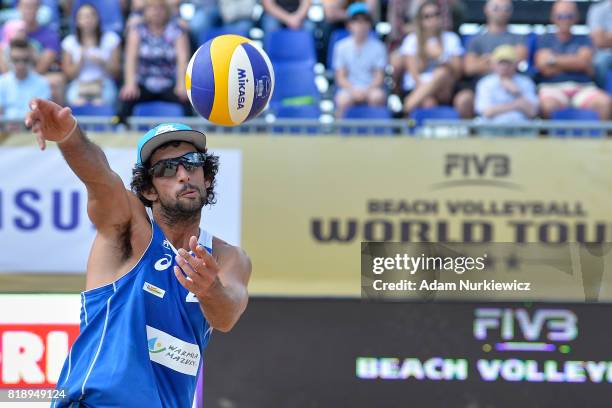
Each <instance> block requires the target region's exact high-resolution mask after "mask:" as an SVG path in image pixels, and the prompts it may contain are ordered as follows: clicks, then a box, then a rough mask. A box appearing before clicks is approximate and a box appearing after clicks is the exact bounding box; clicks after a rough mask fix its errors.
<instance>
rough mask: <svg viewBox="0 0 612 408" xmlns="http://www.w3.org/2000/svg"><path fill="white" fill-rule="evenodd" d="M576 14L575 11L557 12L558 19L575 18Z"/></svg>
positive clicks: (556, 17)
mask: <svg viewBox="0 0 612 408" xmlns="http://www.w3.org/2000/svg"><path fill="white" fill-rule="evenodd" d="M574 17H576V15H575V14H574V13H559V14H555V19H557V20H573V19H574Z"/></svg>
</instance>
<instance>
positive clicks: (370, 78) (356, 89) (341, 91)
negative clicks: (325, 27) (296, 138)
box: [333, 3, 387, 118]
mask: <svg viewBox="0 0 612 408" xmlns="http://www.w3.org/2000/svg"><path fill="white" fill-rule="evenodd" d="M347 13H348V16H349V21H348V23H347V27H348V30H349V32H350V35H349V36H348V37H347V38H344V39H342V40H340V41H338V43H337V44H336V46H335V47H334V58H333V68H334V72H335V78H336V85H337V87H338V92H337V93H336V98H335V101H336V118H342V117H343V116H344V113H345V112H346V110H347V109H348V108H349V107H351V106H352V105H355V104H363V103H365V104H368V105H369V106H383V105H384V104H385V100H386V94H385V91H384V90H383V80H384V69H385V66H386V65H387V51H386V49H385V45H384V44H383V43H382V41H380V40H379V39H377V38H374V37H372V36H370V30H371V29H372V18H371V16H370V13H369V11H368V7H367V6H366V5H365V4H364V3H353V4H352V5H351V6H350V7H349V8H348V10H347Z"/></svg>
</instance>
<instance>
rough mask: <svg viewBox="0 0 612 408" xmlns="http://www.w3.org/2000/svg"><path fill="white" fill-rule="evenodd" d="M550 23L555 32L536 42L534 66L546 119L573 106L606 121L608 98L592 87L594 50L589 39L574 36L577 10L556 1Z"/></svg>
mask: <svg viewBox="0 0 612 408" xmlns="http://www.w3.org/2000/svg"><path fill="white" fill-rule="evenodd" d="M551 21H552V22H553V23H554V24H555V26H556V28H557V30H556V32H555V33H550V34H544V35H543V36H540V37H539V38H538V50H537V52H536V55H535V64H536V67H537V69H538V71H539V75H540V78H541V84H540V89H539V97H540V105H541V107H542V114H543V116H544V117H545V118H549V117H550V115H551V114H552V113H553V112H554V111H556V110H559V109H564V108H567V107H568V106H574V107H576V108H581V109H591V110H594V111H596V112H597V113H598V114H599V118H600V119H602V120H606V119H607V118H608V115H609V109H610V106H609V105H610V98H609V97H608V95H606V93H605V92H603V91H601V90H600V89H598V88H597V87H596V86H595V84H594V83H593V78H592V75H593V62H592V61H593V46H592V44H591V41H590V39H589V37H587V36H577V35H573V34H572V32H571V29H572V26H573V25H574V24H575V23H576V22H577V21H578V8H577V7H576V4H575V3H574V2H571V1H557V2H555V4H554V5H553V7H552V11H551Z"/></svg>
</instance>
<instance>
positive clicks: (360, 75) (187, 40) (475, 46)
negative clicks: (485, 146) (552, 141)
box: [0, 0, 612, 123]
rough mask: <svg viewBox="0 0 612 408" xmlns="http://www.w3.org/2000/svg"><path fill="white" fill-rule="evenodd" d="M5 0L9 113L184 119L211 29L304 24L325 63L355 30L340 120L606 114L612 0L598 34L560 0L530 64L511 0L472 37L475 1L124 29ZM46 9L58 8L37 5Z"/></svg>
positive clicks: (391, 2)
mask: <svg viewBox="0 0 612 408" xmlns="http://www.w3.org/2000/svg"><path fill="white" fill-rule="evenodd" d="M3 1H4V3H7V2H8V3H11V4H10V7H9V8H8V9H4V10H1V11H0V22H1V23H2V28H1V29H0V71H1V72H2V75H1V76H0V113H1V114H2V117H4V118H6V119H18V118H21V117H23V115H24V114H25V112H26V111H27V109H28V107H27V101H28V100H29V99H30V98H31V97H33V96H37V97H49V98H51V99H53V100H54V101H56V102H58V103H60V104H67V105H70V106H81V105H85V104H87V105H112V106H115V107H116V112H117V114H118V117H119V118H120V120H121V121H124V120H125V118H126V117H128V116H129V115H131V114H132V110H133V108H134V106H135V104H137V103H139V102H143V101H153V100H162V101H168V102H174V103H177V104H180V105H181V106H183V109H184V112H185V114H186V115H188V114H190V113H191V108H190V105H189V103H188V98H187V94H186V90H185V84H184V72H185V68H186V65H187V62H188V60H189V57H190V55H191V51H192V50H194V49H195V47H197V46H198V45H200V43H201V41H202V38H203V35H204V33H206V32H210V31H211V30H214V29H218V28H222V27H224V28H227V29H228V30H229V31H230V32H234V31H236V32H248V31H249V30H251V29H252V28H253V27H260V28H261V29H262V30H263V36H264V37H265V36H266V35H270V33H272V32H274V31H277V30H279V29H291V30H306V31H307V32H310V33H312V35H313V37H314V38H316V39H317V42H318V56H319V60H320V62H322V63H325V62H326V60H325V56H326V55H327V53H328V50H327V46H328V43H329V39H330V36H331V33H333V32H334V30H337V29H340V28H346V29H347V30H348V33H349V35H348V37H346V38H344V39H342V40H340V41H338V42H336V43H335V45H334V47H333V51H332V53H333V54H332V55H333V58H332V63H331V66H328V67H327V69H329V70H331V71H333V78H332V82H333V83H334V84H333V88H332V89H333V93H332V95H333V100H334V103H335V116H336V117H337V118H342V117H343V116H344V114H345V112H346V110H347V109H349V108H350V107H351V106H354V105H357V104H367V105H370V106H385V105H386V104H387V99H388V96H389V95H390V94H396V95H398V96H399V97H400V98H401V101H402V104H403V110H402V111H401V112H399V113H398V114H399V115H401V116H403V117H409V116H410V115H411V113H412V112H413V111H414V110H415V109H417V108H428V107H434V106H439V105H449V106H453V107H454V108H455V109H456V111H457V112H458V113H459V115H460V117H462V118H474V117H479V118H481V119H482V120H486V121H494V122H500V123H502V122H506V123H512V122H516V121H521V120H528V119H530V118H534V117H536V116H540V117H543V118H549V117H551V116H552V115H553V113H554V112H555V111H557V110H559V109H563V108H567V107H575V108H580V109H589V110H593V111H595V112H597V114H598V117H599V118H601V119H604V120H608V119H610V112H611V97H610V94H609V93H607V92H606V91H605V90H604V89H605V87H606V83H607V81H610V71H611V70H612V0H601V1H600V2H599V3H593V4H592V5H591V6H590V9H589V12H588V16H587V19H586V21H587V25H588V28H589V33H590V35H575V34H574V31H573V30H572V28H573V27H574V26H575V25H576V24H577V23H578V22H579V20H580V16H579V12H578V8H577V7H576V4H575V3H573V2H572V1H567V0H559V1H556V2H555V3H554V5H553V7H552V9H551V14H550V24H551V27H554V29H552V30H551V31H550V32H548V33H545V34H542V35H538V36H537V43H536V46H535V47H534V49H535V51H534V52H533V53H532V54H533V63H532V64H531V65H528V64H526V62H527V61H528V60H529V59H530V55H529V47H528V43H527V38H526V37H525V36H521V35H517V34H513V33H512V32H510V31H509V29H508V25H509V23H511V22H512V14H513V4H512V1H511V0H488V1H487V2H486V4H485V6H484V14H485V16H486V24H485V25H484V26H483V28H482V30H481V31H480V32H479V33H478V34H476V35H473V36H471V37H469V38H466V37H463V38H462V37H461V36H459V35H458V33H457V29H458V27H459V23H460V20H459V19H458V18H457V16H458V15H460V14H461V10H462V8H464V7H465V3H464V1H467V0H463V1H462V0H367V1H365V2H355V1H350V0H319V1H318V3H319V4H320V5H321V8H322V10H323V18H322V20H321V21H317V22H316V23H315V22H313V21H312V20H310V18H309V10H310V9H311V7H312V3H313V1H312V0H261V2H260V4H261V7H262V9H263V12H262V13H261V15H258V16H256V17H257V18H254V13H253V9H254V7H255V6H256V5H257V0H191V1H189V3H191V4H192V5H193V7H192V9H191V10H192V11H193V12H192V13H191V15H189V16H187V17H185V16H184V15H183V13H181V6H182V5H183V3H185V2H183V1H179V0H131V1H130V0H115V2H116V6H117V7H118V8H120V9H121V14H122V16H123V20H122V22H121V24H120V25H119V26H116V25H114V26H107V25H105V24H104V18H103V17H104V16H103V15H101V5H102V4H105V8H104V9H105V10H106V9H107V8H108V2H105V1H104V0H89V1H87V0H86V1H79V0H46V1H44V3H41V2H42V1H43V0H16V1H14V2H13V0H3ZM534 1H537V0H534ZM44 7H46V8H49V7H51V8H52V9H54V10H52V11H53V12H52V13H50V14H49V13H46V14H45V13H41V9H42V8H44ZM43 14H44V15H43ZM41 15H43V16H42V17H41ZM49 15H51V16H53V15H57V16H59V17H58V18H59V19H60V20H58V21H56V20H54V19H53V18H49ZM45 16H46V17H45ZM123 21H124V22H125V23H123ZM380 21H387V22H388V24H389V27H390V31H389V32H388V34H386V35H385V36H384V37H382V38H381V37H380V36H379V35H378V34H377V33H376V31H375V30H374V27H375V26H376V24H377V23H378V22H380ZM525 66H527V68H528V69H527V70H525ZM519 67H521V69H522V70H521V71H519Z"/></svg>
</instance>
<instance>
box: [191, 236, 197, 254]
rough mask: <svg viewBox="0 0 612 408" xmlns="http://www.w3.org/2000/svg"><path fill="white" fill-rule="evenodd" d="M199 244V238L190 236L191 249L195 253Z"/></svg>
mask: <svg viewBox="0 0 612 408" xmlns="http://www.w3.org/2000/svg"><path fill="white" fill-rule="evenodd" d="M197 246H198V239H197V238H196V237H195V236H194V235H192V236H191V238H189V249H191V251H192V252H193V253H194V254H195V253H196V247H197Z"/></svg>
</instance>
